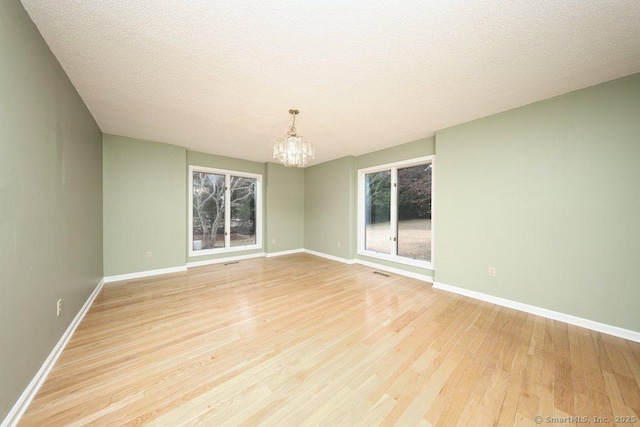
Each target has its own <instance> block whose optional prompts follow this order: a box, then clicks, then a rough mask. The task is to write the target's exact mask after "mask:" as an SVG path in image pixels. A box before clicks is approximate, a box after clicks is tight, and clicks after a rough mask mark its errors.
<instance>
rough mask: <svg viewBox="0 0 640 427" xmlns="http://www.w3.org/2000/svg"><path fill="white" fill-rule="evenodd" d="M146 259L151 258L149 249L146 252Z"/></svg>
mask: <svg viewBox="0 0 640 427" xmlns="http://www.w3.org/2000/svg"><path fill="white" fill-rule="evenodd" d="M147 259H151V251H148V252H147Z"/></svg>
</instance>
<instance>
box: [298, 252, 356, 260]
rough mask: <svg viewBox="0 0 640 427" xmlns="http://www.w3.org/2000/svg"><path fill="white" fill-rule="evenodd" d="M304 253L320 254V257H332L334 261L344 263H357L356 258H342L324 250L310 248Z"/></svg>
mask: <svg viewBox="0 0 640 427" xmlns="http://www.w3.org/2000/svg"><path fill="white" fill-rule="evenodd" d="M304 253H305V254H309V255H315V256H319V257H320V258H326V259H330V260H332V261H338V262H341V263H343V264H355V263H356V260H355V259H347V258H340V257H337V256H334V255H329V254H325V253H322V252H316V251H312V250H310V249H305V250H304Z"/></svg>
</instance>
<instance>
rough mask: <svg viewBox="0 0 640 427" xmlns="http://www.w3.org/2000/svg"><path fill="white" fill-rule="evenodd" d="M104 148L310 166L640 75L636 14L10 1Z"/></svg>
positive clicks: (630, 9)
mask: <svg viewBox="0 0 640 427" xmlns="http://www.w3.org/2000/svg"><path fill="white" fill-rule="evenodd" d="M22 3H23V4H24V6H25V8H26V10H27V12H28V13H29V15H30V16H31V18H32V19H33V21H34V22H35V23H36V25H37V27H38V29H39V30H40V32H41V33H42V35H43V36H44V38H45V40H46V41H47V43H48V44H49V46H50V47H51V50H52V51H53V53H54V54H55V55H56V57H57V58H58V60H59V61H60V63H61V64H62V67H63V68H64V69H65V71H66V72H67V74H68V75H69V78H70V79H71V81H72V82H73V84H74V85H75V87H76V88H77V90H78V92H79V93H80V95H81V96H82V98H83V99H84V101H85V103H86V104H87V106H88V107H89V110H90V111H91V113H92V114H93V116H94V117H95V119H96V121H97V122H98V124H99V126H100V128H101V129H102V131H103V132H105V133H112V134H117V135H125V136H131V137H136V138H143V139H148V140H154V141H161V142H167V143H171V144H176V145H181V146H184V147H188V148H189V149H192V150H196V151H202V152H207V153H213V154H219V155H224V156H231V157H237V158H242V159H248V160H255V161H260V162H266V161H272V160H271V150H272V144H273V141H274V140H275V139H276V138H278V137H280V136H283V135H284V134H285V133H286V131H287V130H288V126H289V124H290V117H291V116H290V115H289V114H288V110H289V108H292V107H295V108H298V109H299V110H300V115H299V116H298V119H297V120H296V125H297V128H298V132H299V134H301V135H304V136H305V137H307V138H309V139H310V140H312V141H313V142H314V144H315V146H316V161H315V163H321V162H324V161H327V160H331V159H335V158H338V157H342V156H345V155H349V154H351V155H359V154H362V153H366V152H370V151H374V150H378V149H381V148H386V147H391V146H394V145H398V144H402V143H405V142H409V141H413V140H416V139H420V138H424V137H427V136H431V135H433V134H434V132H435V131H436V130H439V129H442V128H445V127H448V126H452V125H455V124H458V123H462V122H465V121H469V120H472V119H475V118H479V117H483V116H486V115H489V114H492V113H496V112H499V111H504V110H507V109H510V108H513V107H516V106H520V105H524V104H528V103H531V102H534V101H537V100H540V99H545V98H549V97H551V96H554V95H559V94H562V93H565V92H569V91H572V90H575V89H579V88H583V87H586V86H590V85H594V84H597V83H600V82H603V81H607V80H611V79H614V78H616V77H621V76H625V75H629V74H633V73H635V72H638V71H640V1H638V0H605V1H603V0H546V1H543V0H538V1H531V0H510V1H507V0H504V1H495V0H494V1H471V0H466V1H455V0H432V1H426V0H403V1H398V2H382V1H364V0H356V1H348V2H342V1H337V0H310V1H282V0H275V1H264V0H260V1H258V0H248V1H243V2H238V1H229V0H223V1H212V0H190V1H176V0H126V1H124V0H94V1H89V0H84V1H83V0H22Z"/></svg>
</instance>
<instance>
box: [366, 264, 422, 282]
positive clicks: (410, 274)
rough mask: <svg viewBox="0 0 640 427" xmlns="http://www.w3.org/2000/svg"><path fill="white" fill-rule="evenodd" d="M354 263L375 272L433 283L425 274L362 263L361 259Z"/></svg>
mask: <svg viewBox="0 0 640 427" xmlns="http://www.w3.org/2000/svg"><path fill="white" fill-rule="evenodd" d="M355 262H356V263H357V264H360V265H364V266H367V267H371V268H375V269H376V270H383V271H388V272H389V273H394V274H399V275H401V276H406V277H411V278H412V279H418V280H424V281H425V282H429V283H433V277H431V276H427V275H426V274H420V273H414V272H411V271H405V270H402V269H400V268H395V267H387V266H386V265H381V264H376V263H375V262H369V261H363V260H361V259H356V260H355Z"/></svg>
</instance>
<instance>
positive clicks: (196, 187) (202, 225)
mask: <svg viewBox="0 0 640 427" xmlns="http://www.w3.org/2000/svg"><path fill="white" fill-rule="evenodd" d="M213 248H224V175H216V174H212V173H203V172H194V173H193V250H194V251H198V250H202V249H213Z"/></svg>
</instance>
